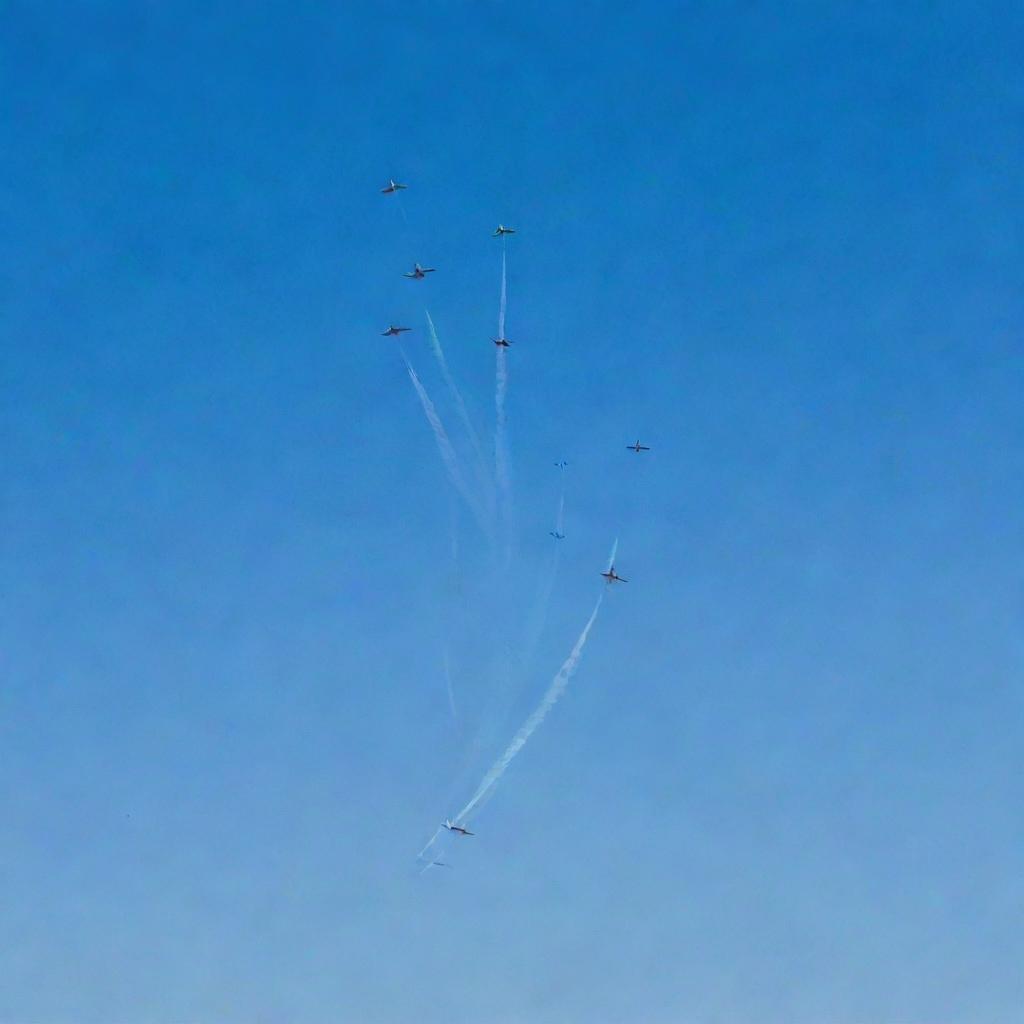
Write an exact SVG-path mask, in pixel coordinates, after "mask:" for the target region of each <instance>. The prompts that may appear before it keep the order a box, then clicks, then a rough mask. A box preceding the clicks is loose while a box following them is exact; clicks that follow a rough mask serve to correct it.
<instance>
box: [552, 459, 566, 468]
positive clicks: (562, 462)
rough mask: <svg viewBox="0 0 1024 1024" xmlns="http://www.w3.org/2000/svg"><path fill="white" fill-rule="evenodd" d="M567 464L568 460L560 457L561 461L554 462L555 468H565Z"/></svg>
mask: <svg viewBox="0 0 1024 1024" xmlns="http://www.w3.org/2000/svg"><path fill="white" fill-rule="evenodd" d="M568 465H569V463H568V462H566V461H565V459H562V461H561V462H556V463H555V467H556V468H557V469H565V467H566V466H568Z"/></svg>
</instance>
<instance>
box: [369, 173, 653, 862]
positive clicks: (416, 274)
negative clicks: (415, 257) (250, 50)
mask: <svg viewBox="0 0 1024 1024" xmlns="http://www.w3.org/2000/svg"><path fill="white" fill-rule="evenodd" d="M408 187H409V186H408V185H403V184H401V183H400V182H397V181H395V180H394V178H391V179H389V181H388V184H387V185H386V186H385V187H384V188H382V189H381V192H385V193H387V192H398V191H399V190H401V189H405V188H408ZM515 233H516V229H515V228H509V227H505V225H504V224H499V225H498V226H497V227H496V228H495V229H494V236H493V237H495V238H497V237H498V236H500V235H514V234H515ZM434 272H435V268H434V267H421V266H420V265H419V264H418V263H414V264H413V268H412V270H411V271H409V272H408V273H406V274H403V275H402V276H403V277H408V278H412V279H415V280H422V279H423V278H424V277H426V276H427V274H433V273H434ZM411 330H412V328H411V327H396V326H395V325H394V324H391V325H389V327H388V329H387V330H386V331H384V332H383V337H392V338H397V337H398V336H399V335H400V334H402V333H403V332H404V331H411ZM492 340H493V341H494V344H495V345H497V346H498V348H508V347H509V346H510V345H511V344H512V342H510V341H509V340H508V338H493V339H492ZM626 447H627V448H629V449H630V450H631V451H634V452H649V451H650V450H651V449H650V446H649V445H646V444H641V443H640V439H639V438H637V440H636V443H635V444H627V445H626ZM567 465H569V463H568V462H566V461H565V459H561V460H559V461H558V462H556V463H555V466H556V467H557V468H558V469H565V467H566V466H567ZM549 535H550V536H551V537H554V538H555V540H565V534H564V533H562V532H561V531H560V530H551V531H549ZM601 575H602V576H603V577H604V578H605V580H606V581H607V582H608V583H628V582H629V580H627V579H624V578H623V577H622V576H620V575H619V574H618V573H617V572H616V571H615V566H614V565H610V566H609V567H608V571H607V572H603V573H601ZM444 827H445V828H446V829H448V831H449V832H455V833H457V834H458V835H461V836H471V835H474V834H475V833H473V832H470V831H468V830H467V829H465V828H463V827H462V826H461V825H456V824H455V823H454V822H452V821H449V820H448V819H447V818H446V819H445V822H444ZM434 863H435V864H436V865H437V866H438V867H448V865H447V864H443V863H441V862H440V861H434Z"/></svg>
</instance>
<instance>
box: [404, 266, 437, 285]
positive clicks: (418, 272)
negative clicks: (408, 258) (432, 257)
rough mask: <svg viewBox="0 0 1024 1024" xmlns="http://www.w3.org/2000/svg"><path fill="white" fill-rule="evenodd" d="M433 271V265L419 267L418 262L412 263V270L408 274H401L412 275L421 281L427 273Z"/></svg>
mask: <svg viewBox="0 0 1024 1024" xmlns="http://www.w3.org/2000/svg"><path fill="white" fill-rule="evenodd" d="M432 273H434V268H433V267H421V266H420V265H419V264H418V263H414V264H413V267H412V270H411V271H410V272H409V273H408V274H403V275H402V277H414V278H416V280H417V281H422V280H423V278H425V277H426V276H427V274H432Z"/></svg>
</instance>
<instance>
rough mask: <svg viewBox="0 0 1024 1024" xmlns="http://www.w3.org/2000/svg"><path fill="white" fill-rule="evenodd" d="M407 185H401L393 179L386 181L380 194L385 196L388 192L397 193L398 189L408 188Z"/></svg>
mask: <svg viewBox="0 0 1024 1024" xmlns="http://www.w3.org/2000/svg"><path fill="white" fill-rule="evenodd" d="M408 187H409V186H408V185H401V184H399V183H398V182H397V181H395V179H394V178H390V179H388V183H387V184H386V185H385V186H384V187H383V188H382V189H381V192H384V193H385V194H386V193H388V192H397V191H398V190H399V189H402V188H408Z"/></svg>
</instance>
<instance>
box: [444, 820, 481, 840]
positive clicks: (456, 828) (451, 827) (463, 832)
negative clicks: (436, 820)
mask: <svg viewBox="0 0 1024 1024" xmlns="http://www.w3.org/2000/svg"><path fill="white" fill-rule="evenodd" d="M444 827H445V828H446V829H448V831H449V832H457V833H458V834H459V835H460V836H475V835H476V833H475V832H470V831H469V829H465V828H463V827H462V826H461V825H456V824H455V823H454V822H453V821H450V820H449V819H448V818H445V819H444Z"/></svg>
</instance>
